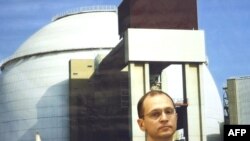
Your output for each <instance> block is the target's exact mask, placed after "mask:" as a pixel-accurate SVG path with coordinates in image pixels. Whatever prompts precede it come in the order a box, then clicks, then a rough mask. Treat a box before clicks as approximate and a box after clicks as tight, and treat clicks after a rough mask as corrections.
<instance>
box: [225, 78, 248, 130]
mask: <svg viewBox="0 0 250 141" xmlns="http://www.w3.org/2000/svg"><path fill="white" fill-rule="evenodd" d="M224 90H225V98H226V99H225V110H226V113H227V118H228V121H227V123H226V124H232V125H241V124H242V125H244V124H245V125H248V124H250V120H249V119H250V111H249V109H248V107H249V105H250V98H249V92H250V77H249V76H242V77H231V78H228V79H227V86H226V87H225V89H224ZM225 121H226V120H225Z"/></svg>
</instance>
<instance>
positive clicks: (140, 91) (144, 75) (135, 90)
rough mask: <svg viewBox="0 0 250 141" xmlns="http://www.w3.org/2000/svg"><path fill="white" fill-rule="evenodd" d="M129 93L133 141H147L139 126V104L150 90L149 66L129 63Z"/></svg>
mask: <svg viewBox="0 0 250 141" xmlns="http://www.w3.org/2000/svg"><path fill="white" fill-rule="evenodd" d="M128 69H129V92H130V97H131V121H130V123H131V129H132V133H131V134H132V141H145V133H144V132H143V131H141V130H140V128H139V126H138V124H137V119H138V115H137V103H138V101H139V99H140V98H141V96H142V95H144V93H145V92H146V91H149V89H150V81H149V80H150V79H149V65H148V64H144V63H137V64H135V63H129V64H128Z"/></svg>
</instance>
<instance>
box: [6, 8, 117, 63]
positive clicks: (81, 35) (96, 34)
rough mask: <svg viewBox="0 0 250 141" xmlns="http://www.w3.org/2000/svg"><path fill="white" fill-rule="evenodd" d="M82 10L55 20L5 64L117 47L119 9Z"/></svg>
mask: <svg viewBox="0 0 250 141" xmlns="http://www.w3.org/2000/svg"><path fill="white" fill-rule="evenodd" d="M80 10H81V9H80ZM80 10H79V11H76V12H71V13H66V14H64V15H62V16H60V17H57V18H55V20H54V21H52V22H51V23H49V24H48V25H46V26H45V27H43V28H41V29H40V30H39V31H37V32H36V33H35V34H33V35H32V36H31V37H30V38H29V39H28V40H26V41H25V42H24V43H23V44H22V45H21V46H20V47H19V48H18V49H17V50H16V52H15V53H14V54H13V55H12V56H11V57H10V58H8V60H6V61H5V62H3V64H5V63H6V62H8V61H10V60H13V59H16V58H19V57H24V56H32V55H33V54H44V53H49V52H60V51H70V50H79V49H80V50H83V49H85V50H86V49H94V48H113V47H115V46H116V44H117V43H118V42H119V36H118V16H117V8H116V7H115V6H97V7H90V8H84V9H83V10H85V11H80Z"/></svg>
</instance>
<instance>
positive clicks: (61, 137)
mask: <svg viewBox="0 0 250 141" xmlns="http://www.w3.org/2000/svg"><path fill="white" fill-rule="evenodd" d="M31 109H34V110H36V112H37V115H36V116H37V118H34V119H30V121H27V122H34V123H35V124H34V125H33V127H31V128H30V129H27V130H26V132H25V133H24V135H23V136H22V137H21V139H20V141H28V140H32V141H33V140H35V135H36V133H39V134H40V136H41V140H42V141H69V116H68V115H69V112H68V80H64V81H62V82H60V83H57V84H55V85H53V86H51V87H49V88H48V89H47V91H46V92H45V93H44V94H43V95H42V97H40V99H39V100H38V102H37V104H36V105H34V107H32V108H31ZM35 121H36V122H35Z"/></svg>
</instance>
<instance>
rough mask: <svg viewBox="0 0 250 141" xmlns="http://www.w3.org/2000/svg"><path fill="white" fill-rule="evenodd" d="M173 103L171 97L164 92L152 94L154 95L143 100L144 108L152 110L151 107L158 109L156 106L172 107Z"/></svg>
mask: <svg viewBox="0 0 250 141" xmlns="http://www.w3.org/2000/svg"><path fill="white" fill-rule="evenodd" d="M173 106H174V105H173V103H172V101H171V99H170V98H169V97H168V96H167V95H164V94H159V95H154V96H147V97H146V99H145V101H144V108H145V110H146V109H147V110H152V109H158V108H160V109H161V108H167V107H171V108H174V107H173Z"/></svg>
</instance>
